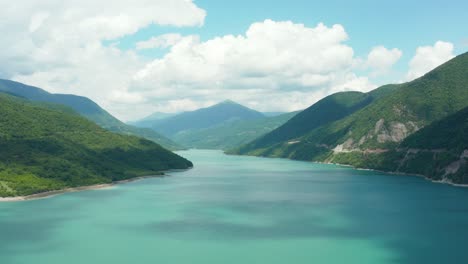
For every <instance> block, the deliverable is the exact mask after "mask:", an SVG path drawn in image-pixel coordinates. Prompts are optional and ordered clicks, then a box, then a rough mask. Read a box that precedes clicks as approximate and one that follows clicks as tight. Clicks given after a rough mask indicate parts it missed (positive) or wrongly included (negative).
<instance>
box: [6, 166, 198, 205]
mask: <svg viewBox="0 0 468 264" xmlns="http://www.w3.org/2000/svg"><path fill="white" fill-rule="evenodd" d="M190 169H192V168H187V169H173V170H167V171H163V172H161V173H162V174H157V175H147V176H140V177H135V178H131V179H126V180H121V181H115V182H111V183H101V184H94V185H87V186H79V187H71V188H65V189H61V190H55V191H47V192H41V193H36V194H31V195H26V196H12V197H0V203H2V202H25V201H33V200H40V199H46V198H52V197H54V196H57V195H61V194H66V193H74V192H82V191H93V190H104V189H109V188H112V187H114V186H117V185H120V184H126V183H131V182H136V181H141V180H144V179H150V178H164V177H168V175H167V174H166V173H170V172H181V171H187V170H190Z"/></svg>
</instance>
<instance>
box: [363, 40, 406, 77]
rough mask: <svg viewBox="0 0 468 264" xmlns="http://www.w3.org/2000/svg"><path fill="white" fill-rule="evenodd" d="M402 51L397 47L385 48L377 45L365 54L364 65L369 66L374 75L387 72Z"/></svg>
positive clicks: (398, 58)
mask: <svg viewBox="0 0 468 264" xmlns="http://www.w3.org/2000/svg"><path fill="white" fill-rule="evenodd" d="M402 55H403V52H402V51H401V50H399V49H396V48H394V49H391V50H390V49H387V48H385V47H384V46H377V47H374V48H372V50H371V51H370V52H369V54H368V55H367V61H366V66H367V67H369V68H371V70H372V71H373V73H374V74H375V75H380V74H385V73H387V72H388V71H389V70H390V69H391V68H392V66H393V65H394V64H395V63H397V62H398V60H400V58H401V56H402Z"/></svg>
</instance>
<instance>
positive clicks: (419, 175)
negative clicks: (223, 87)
mask: <svg viewBox="0 0 468 264" xmlns="http://www.w3.org/2000/svg"><path fill="white" fill-rule="evenodd" d="M224 154H225V155H228V156H247V157H257V158H264V159H285V160H293V161H302V162H309V163H315V164H325V165H336V166H341V167H346V168H352V169H355V170H362V171H374V172H380V173H386V174H390V175H395V176H410V177H418V178H422V179H424V180H426V181H429V182H432V183H437V184H444V185H450V186H452V187H458V188H468V184H461V183H454V182H451V181H449V180H446V179H444V180H433V179H431V178H428V177H426V176H424V175H422V174H413V173H405V172H394V171H383V170H376V169H367V168H358V167H355V166H353V165H349V164H340V163H334V162H321V161H306V160H295V159H289V158H281V157H268V156H255V155H241V154H229V153H226V152H224Z"/></svg>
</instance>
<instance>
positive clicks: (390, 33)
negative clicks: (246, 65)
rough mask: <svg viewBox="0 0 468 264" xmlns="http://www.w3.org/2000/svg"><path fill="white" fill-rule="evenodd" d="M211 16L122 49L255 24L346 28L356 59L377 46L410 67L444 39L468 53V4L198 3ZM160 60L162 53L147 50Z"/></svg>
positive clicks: (133, 38)
mask: <svg viewBox="0 0 468 264" xmlns="http://www.w3.org/2000/svg"><path fill="white" fill-rule="evenodd" d="M195 3H196V4H197V5H198V6H199V7H201V8H203V9H205V10H206V11H207V17H206V19H205V23H204V25H203V26H201V27H183V28H180V27H179V28H178V27H163V26H158V25H151V26H149V27H146V28H144V29H142V30H140V31H139V32H137V33H136V34H133V35H130V36H126V37H123V38H121V39H118V40H117V41H119V42H120V44H119V47H121V48H122V49H131V48H134V45H135V43H136V42H138V41H142V40H146V39H149V38H150V37H152V36H155V35H160V34H164V33H173V32H178V33H181V34H184V35H188V34H197V35H200V36H201V38H202V40H208V39H211V38H213V37H216V36H223V35H228V34H233V35H238V34H244V33H245V31H246V30H247V28H248V27H249V26H250V25H251V24H252V23H254V22H259V21H263V20H265V19H272V20H275V21H285V20H290V21H293V22H295V23H302V24H305V25H306V26H309V27H314V26H315V25H317V24H318V23H320V22H323V23H324V24H326V25H328V26H331V25H333V24H341V25H343V26H344V28H345V29H346V31H347V33H348V34H349V37H350V39H349V41H348V42H347V43H348V44H349V45H350V46H352V47H353V48H354V50H355V53H356V55H358V56H365V55H366V54H367V53H368V52H369V50H370V49H371V48H372V47H374V46H377V45H384V46H386V47H390V48H393V47H397V48H399V49H401V50H402V51H403V54H404V55H403V57H402V60H401V61H400V63H399V64H402V65H404V64H407V63H408V61H409V60H410V59H411V56H412V55H413V54H414V51H415V50H416V48H417V47H418V46H423V45H432V44H433V43H435V42H436V41H438V40H444V41H450V42H452V43H454V44H455V53H456V54H460V53H462V52H465V51H466V50H468V19H467V17H468V13H467V12H468V11H467V10H468V1H402V0H394V1H337V0H328V1H310V0H288V1H271V0H270V1H268V0H255V1H248V0H236V1H219V0H196V1H195ZM142 54H145V55H148V56H160V55H161V52H159V51H157V50H152V51H142Z"/></svg>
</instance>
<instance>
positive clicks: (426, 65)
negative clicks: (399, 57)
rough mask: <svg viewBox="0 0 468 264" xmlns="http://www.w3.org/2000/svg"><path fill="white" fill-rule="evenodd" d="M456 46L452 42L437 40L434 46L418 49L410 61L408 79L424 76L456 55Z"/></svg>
mask: <svg viewBox="0 0 468 264" xmlns="http://www.w3.org/2000/svg"><path fill="white" fill-rule="evenodd" d="M453 51H454V47H453V44H452V43H450V42H444V41H437V42H436V43H435V44H434V46H423V47H418V48H417V49H416V54H415V55H414V57H413V59H411V61H410V63H409V71H408V74H407V79H408V80H414V79H416V78H418V77H421V76H423V75H424V74H426V73H428V72H429V71H431V70H433V69H434V68H436V67H437V66H439V65H441V64H443V63H445V62H447V61H448V60H450V59H452V58H454V57H455V55H454V54H453Z"/></svg>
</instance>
